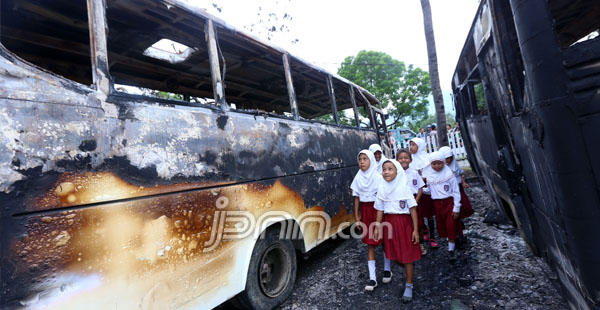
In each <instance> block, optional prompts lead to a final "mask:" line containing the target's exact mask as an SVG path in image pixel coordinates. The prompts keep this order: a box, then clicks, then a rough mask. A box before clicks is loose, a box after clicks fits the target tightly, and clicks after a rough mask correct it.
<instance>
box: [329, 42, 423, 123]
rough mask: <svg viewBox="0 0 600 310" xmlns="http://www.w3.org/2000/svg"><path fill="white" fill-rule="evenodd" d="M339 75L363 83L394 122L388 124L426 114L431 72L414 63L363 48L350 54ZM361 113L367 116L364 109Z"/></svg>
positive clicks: (415, 118)
mask: <svg viewBox="0 0 600 310" xmlns="http://www.w3.org/2000/svg"><path fill="white" fill-rule="evenodd" d="M338 74H339V75H340V76H342V77H345V78H346V79H348V80H350V81H352V82H354V83H356V84H358V85H360V86H362V87H363V88H365V89H366V90H368V91H369V92H370V93H372V94H373V95H374V96H375V97H376V98H377V99H379V101H380V102H381V104H382V108H384V109H385V110H386V112H387V114H388V115H389V117H390V119H391V122H389V121H388V126H390V127H397V126H406V125H408V124H410V123H411V122H416V121H417V120H419V119H421V118H423V117H425V116H426V115H427V105H428V101H427V96H429V94H430V93H431V87H430V84H429V74H428V73H427V72H426V71H423V70H422V69H420V68H414V67H413V66H412V65H409V66H406V65H405V64H404V62H402V61H399V60H396V59H393V58H392V57H391V56H390V55H388V54H386V53H383V52H376V51H364V50H363V51H360V52H358V54H357V55H356V56H348V57H346V59H344V62H343V63H342V65H341V66H340V68H339V69H338ZM359 112H360V114H361V115H362V116H363V117H365V118H368V116H367V113H366V111H365V110H364V109H359Z"/></svg>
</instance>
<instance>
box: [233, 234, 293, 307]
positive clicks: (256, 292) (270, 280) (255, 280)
mask: <svg viewBox="0 0 600 310" xmlns="http://www.w3.org/2000/svg"><path fill="white" fill-rule="evenodd" d="M295 280H296V251H295V249H294V245H293V244H292V242H291V241H290V240H287V239H279V230H277V229H272V230H268V231H267V232H266V233H265V236H264V237H263V238H261V239H259V240H258V241H257V242H256V245H255V246H254V250H253V251H252V257H251V259H250V266H249V267H248V277H247V280H246V290H245V291H244V292H242V293H241V294H240V295H239V298H238V300H239V302H240V303H241V304H242V306H244V308H251V309H273V308H275V307H277V306H278V305H280V304H281V303H283V302H284V301H285V300H286V299H287V298H288V297H289V296H290V294H291V293H292V290H293V289H294V281H295Z"/></svg>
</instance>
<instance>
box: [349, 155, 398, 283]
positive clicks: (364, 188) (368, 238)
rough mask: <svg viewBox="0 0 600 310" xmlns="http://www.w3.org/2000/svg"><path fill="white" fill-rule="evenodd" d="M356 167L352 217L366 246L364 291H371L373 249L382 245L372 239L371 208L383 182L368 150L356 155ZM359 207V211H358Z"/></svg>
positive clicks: (387, 264)
mask: <svg viewBox="0 0 600 310" xmlns="http://www.w3.org/2000/svg"><path fill="white" fill-rule="evenodd" d="M358 167H359V168H360V170H359V171H358V173H356V176H355V177H354V180H353V181H352V184H351V185H350V188H351V189H352V196H354V216H355V220H356V223H357V224H358V225H359V227H362V230H363V232H362V234H363V238H362V241H363V243H365V244H366V245H367V249H368V261H367V265H368V267H369V282H368V283H367V285H366V286H365V290H367V291H372V290H373V289H375V287H377V276H376V273H375V249H376V248H377V246H378V245H380V244H382V241H381V240H375V239H374V238H373V234H372V232H373V230H374V229H375V223H374V222H375V220H376V218H377V211H376V210H375V209H374V208H373V204H374V202H375V197H376V196H375V195H376V193H377V189H378V187H379V184H380V183H381V182H383V178H382V176H381V174H379V173H377V162H376V161H375V155H373V153H372V152H371V151H369V150H362V151H360V153H358ZM359 207H360V210H359ZM383 259H384V272H383V282H384V283H388V282H390V281H391V280H392V272H391V268H390V267H391V266H390V265H391V264H390V260H389V259H387V258H386V256H385V253H384V256H383Z"/></svg>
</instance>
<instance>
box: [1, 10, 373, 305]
mask: <svg viewBox="0 0 600 310" xmlns="http://www.w3.org/2000/svg"><path fill="white" fill-rule="evenodd" d="M0 20H1V22H2V28H1V32H0V33H1V36H0V38H1V41H0V42H1V45H0V127H2V128H1V129H2V133H3V139H4V141H3V143H2V144H1V145H0V179H1V182H2V184H1V185H0V192H1V194H0V201H2V206H1V212H2V214H1V219H0V220H1V224H0V238H1V239H0V240H1V247H0V251H1V252H0V255H1V256H0V265H1V271H0V308H2V309H13V308H14V309H21V308H25V309H70V308H72V309H82V308H86V309H93V308H98V309H106V308H110V309H113V308H114V309H133V308H136V309H137V308H143V309H172V308H173V309H174V308H177V309H207V308H212V307H214V306H216V305H218V304H220V303H222V302H223V301H225V300H227V299H229V298H232V297H233V296H235V295H236V294H238V293H240V292H242V291H244V292H242V293H241V294H240V295H239V298H240V301H241V302H242V303H243V304H244V305H246V306H251V307H255V308H271V307H273V306H275V305H277V304H278V303H280V302H281V301H282V300H283V299H284V298H285V297H286V296H287V295H289V293H290V292H291V290H292V288H293V281H294V277H295V255H294V251H295V250H296V251H302V252H306V251H309V250H310V249H312V248H313V247H315V246H316V245H317V244H318V243H320V242H321V241H322V240H323V239H326V238H328V237H329V236H331V235H333V234H335V233H337V232H338V231H339V230H341V229H342V228H344V226H343V225H341V224H343V223H349V222H352V219H353V216H351V211H350V210H351V207H352V197H350V191H349V190H348V188H349V185H350V182H351V180H352V177H353V175H354V174H355V173H356V171H357V166H356V157H355V156H356V154H357V153H358V151H359V150H360V149H361V148H365V147H367V146H368V145H369V144H371V143H377V142H378V139H379V137H378V136H379V135H378V134H376V132H377V131H378V130H385V128H381V129H379V128H368V127H367V128H363V127H364V126H362V127H361V122H360V121H359V116H358V108H360V107H364V108H365V109H366V110H367V111H368V112H369V114H370V122H369V123H370V124H373V126H377V123H378V121H376V118H381V122H383V116H382V115H380V114H378V112H377V111H380V110H378V109H376V108H375V107H374V105H376V104H378V102H377V100H376V99H375V98H374V97H373V96H372V95H371V94H369V93H368V92H366V91H365V90H364V89H362V88H360V87H358V86H356V85H354V84H352V83H350V82H348V81H346V80H344V79H342V78H340V77H337V76H332V75H330V74H328V73H326V72H324V71H322V70H320V69H318V68H315V67H312V66H311V65H309V64H307V63H306V62H303V61H301V60H300V59H298V58H295V57H292V56H290V55H288V54H287V53H286V52H285V51H282V50H279V49H277V48H274V47H272V46H269V45H268V44H265V43H263V42H261V41H259V40H257V39H255V38H252V37H250V36H248V35H245V34H242V33H240V32H238V31H236V30H235V29H233V28H231V27H229V26H228V25H226V24H225V23H224V22H221V21H219V20H217V19H216V18H214V17H211V16H209V15H207V14H206V13H204V12H202V11H198V10H195V9H192V8H190V7H188V6H186V5H185V4H183V3H180V2H177V1H145V0H144V1H142V0H136V1H112V0H108V1H103V0H88V1H87V2H86V1H71V0H70V1H56V0H53V1H22V0H3V1H2V2H1V18H0ZM161 40H168V42H169V43H168V44H167V48H165V47H164V45H163V46H161V45H155V43H157V42H160V41H161ZM86 85H91V86H86ZM132 86H133V87H132ZM132 89H134V90H140V89H142V90H144V92H143V93H142V94H138V95H136V94H131V93H126V91H129V92H131V91H132ZM155 95H156V96H155ZM344 109H348V110H349V111H350V113H351V114H353V115H354V116H355V119H354V123H353V125H352V126H344V125H340V121H339V119H338V111H340V112H341V111H342V110H344ZM324 116H328V117H324ZM326 120H329V121H330V123H326V122H325V121H326ZM281 228H285V229H281ZM280 230H282V231H283V230H285V231H286V232H289V231H293V232H296V233H297V234H296V235H294V236H295V237H300V238H295V239H292V238H289V235H287V234H286V236H284V237H283V238H281V236H280V235H279V234H278V233H279V231H280ZM255 232H258V233H262V234H263V235H264V238H260V239H258V240H256V238H254V237H255ZM298 234H299V235H298ZM228 236H229V237H228Z"/></svg>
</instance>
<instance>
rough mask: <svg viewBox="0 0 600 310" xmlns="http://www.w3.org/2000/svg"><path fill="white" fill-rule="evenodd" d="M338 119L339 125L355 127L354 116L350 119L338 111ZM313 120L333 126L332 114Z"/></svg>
mask: <svg viewBox="0 0 600 310" xmlns="http://www.w3.org/2000/svg"><path fill="white" fill-rule="evenodd" d="M338 118H339V119H340V125H346V126H356V124H355V122H354V114H353V115H352V116H351V117H350V116H347V115H346V114H345V113H344V111H338ZM314 119H315V120H318V121H321V122H325V123H330V124H335V120H334V119H333V114H332V113H329V114H323V115H321V116H319V117H315V118H314Z"/></svg>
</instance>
